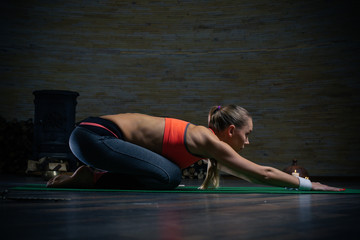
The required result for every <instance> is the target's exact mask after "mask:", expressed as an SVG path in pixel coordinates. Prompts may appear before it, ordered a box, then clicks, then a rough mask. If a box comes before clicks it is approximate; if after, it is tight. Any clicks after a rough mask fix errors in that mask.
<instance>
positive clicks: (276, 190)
mask: <svg viewBox="0 0 360 240" xmlns="http://www.w3.org/2000/svg"><path fill="white" fill-rule="evenodd" d="M10 190H29V191H73V192H74V191H75V192H131V193H217V194H223V193H231V194H245V193H270V194H329V193H330V194H360V189H346V190H345V191H340V192H332V191H299V190H289V189H286V188H282V187H220V188H217V189H207V190H199V189H198V188H197V187H184V186H179V187H177V188H176V189H174V190H124V189H77V188H46V185H44V184H28V185H25V186H22V187H13V188H10Z"/></svg>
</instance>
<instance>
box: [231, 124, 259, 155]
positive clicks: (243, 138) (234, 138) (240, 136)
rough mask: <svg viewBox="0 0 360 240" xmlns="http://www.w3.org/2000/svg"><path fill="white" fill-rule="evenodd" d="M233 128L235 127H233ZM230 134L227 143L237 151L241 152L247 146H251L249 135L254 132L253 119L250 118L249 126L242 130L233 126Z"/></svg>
mask: <svg viewBox="0 0 360 240" xmlns="http://www.w3.org/2000/svg"><path fill="white" fill-rule="evenodd" d="M231 126H233V127H231ZM231 126H230V129H229V132H228V139H227V141H226V142H227V143H228V144H229V145H230V146H231V147H232V148H233V149H234V150H235V151H236V152H240V151H241V150H242V149H244V148H245V145H247V144H250V142H249V134H250V133H251V132H252V130H253V122H252V119H251V118H248V121H247V124H246V125H244V126H243V127H242V128H237V127H235V126H234V125H231Z"/></svg>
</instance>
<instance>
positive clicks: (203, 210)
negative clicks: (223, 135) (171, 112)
mask: <svg viewBox="0 0 360 240" xmlns="http://www.w3.org/2000/svg"><path fill="white" fill-rule="evenodd" d="M0 180H1V184H0V185H1V186H0V187H1V191H2V192H3V191H4V190H5V189H7V188H8V187H11V186H18V185H20V184H24V183H39V182H43V181H42V180H41V179H33V178H20V179H19V178H16V177H1V178H0ZM185 184H186V185H198V184H199V182H197V181H190V180H189V181H185ZM223 184H224V185H225V186H254V185H249V184H248V183H245V182H243V181H236V180H232V179H229V180H225V181H223ZM332 184H338V185H339V186H341V187H353V188H358V187H359V186H360V185H359V182H356V181H350V182H332ZM4 195H6V199H2V200H1V201H0V209H1V215H0V220H1V221H0V222H1V224H0V227H1V233H2V237H1V239H290V240H291V239H335V238H341V239H355V236H356V233H357V228H358V224H359V222H360V221H359V220H360V217H359V216H360V204H359V202H360V201H359V200H360V194H347V195H342V194H299V195H298V194H191V193H176V194H174V193H123V192H121V193H118V192H55V191H49V192H47V191H31V192H28V191H9V192H8V193H7V194H4ZM3 236H5V238H3Z"/></svg>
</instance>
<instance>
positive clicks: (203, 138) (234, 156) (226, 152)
mask: <svg viewBox="0 0 360 240" xmlns="http://www.w3.org/2000/svg"><path fill="white" fill-rule="evenodd" d="M204 129H205V130H204ZM197 131H198V132H197V134H195V135H193V136H195V137H194V138H193V139H192V140H193V143H195V145H193V146H196V149H194V151H195V150H196V154H199V155H202V156H206V157H207V158H213V159H215V160H216V161H217V162H218V165H219V170H221V171H225V172H228V173H230V174H231V175H233V176H236V177H240V178H242V179H244V180H247V181H249V182H252V183H257V184H266V185H272V186H279V187H289V188H298V187H299V185H300V184H299V179H298V178H297V177H294V176H292V175H290V174H287V173H285V172H282V171H280V170H278V169H275V168H273V167H267V166H261V165H258V164H256V163H253V162H251V161H249V160H247V159H245V158H243V157H242V156H240V155H239V154H238V153H237V152H235V151H234V150H233V149H232V148H231V147H230V145H228V144H227V143H225V142H223V141H220V140H219V139H218V138H217V137H216V136H215V135H213V134H212V133H209V131H208V130H207V129H206V128H203V129H202V128H198V129H197ZM190 150H191V149H190ZM312 190H328V191H340V190H341V189H339V188H334V187H329V186H326V185H323V184H320V183H312Z"/></svg>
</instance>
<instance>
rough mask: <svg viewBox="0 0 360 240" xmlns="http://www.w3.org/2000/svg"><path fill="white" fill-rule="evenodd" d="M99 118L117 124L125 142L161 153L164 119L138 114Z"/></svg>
mask: <svg viewBox="0 0 360 240" xmlns="http://www.w3.org/2000/svg"><path fill="white" fill-rule="evenodd" d="M101 118H104V119H108V120H110V121H112V122H114V123H115V124H117V125H118V126H119V128H120V129H121V131H122V133H123V135H124V138H125V140H126V141H128V142H131V143H134V144H136V145H139V146H142V147H145V148H147V149H149V150H151V151H154V152H156V153H159V154H160V153H161V151H162V141H163V136H164V128H165V119H164V118H161V117H153V116H149V115H144V114H139V113H123V114H116V115H105V116H101Z"/></svg>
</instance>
